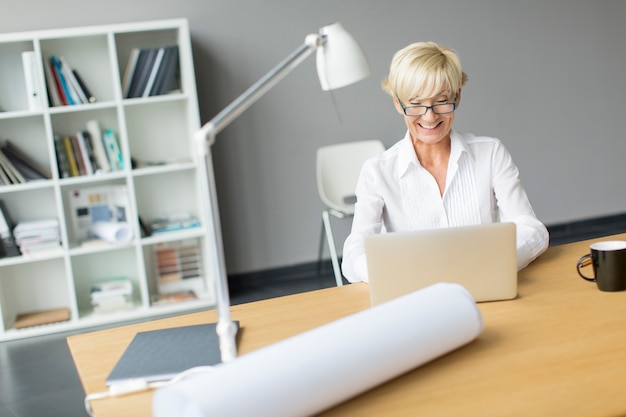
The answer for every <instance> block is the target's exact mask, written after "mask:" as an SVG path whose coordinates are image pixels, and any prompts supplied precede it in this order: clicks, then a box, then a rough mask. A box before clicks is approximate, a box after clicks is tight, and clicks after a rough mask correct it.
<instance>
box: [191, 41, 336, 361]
mask: <svg viewBox="0 0 626 417" xmlns="http://www.w3.org/2000/svg"><path fill="white" fill-rule="evenodd" d="M325 42H326V37H325V36H323V35H319V34H311V35H308V36H307V37H306V39H305V41H304V43H303V44H302V45H301V46H300V47H299V48H298V49H296V50H295V51H294V52H292V53H291V54H290V55H289V56H288V57H287V58H285V59H284V60H283V61H282V62H280V63H279V64H278V65H276V66H275V67H274V68H273V69H272V70H271V71H270V72H268V73H267V74H266V75H265V76H263V77H262V78H261V79H260V80H259V81H257V82H256V83H254V84H253V85H252V86H250V87H249V88H248V89H247V90H246V91H245V92H244V93H243V94H241V95H240V96H239V97H238V98H236V99H235V100H234V101H233V102H232V103H230V104H229V105H228V106H227V107H225V108H224V109H223V110H222V111H220V112H219V113H218V114H217V115H216V116H215V117H213V119H211V120H210V121H209V122H207V123H206V124H205V125H203V126H202V127H201V128H200V130H198V131H197V132H196V134H195V141H196V146H197V151H198V155H199V156H200V158H199V159H200V165H201V171H203V175H201V181H200V189H201V192H202V197H203V201H204V202H205V204H206V202H208V203H209V206H208V207H205V210H203V212H204V217H203V219H202V220H203V224H204V225H205V227H206V228H207V235H208V236H210V237H211V238H210V239H207V244H206V245H205V251H206V253H207V255H209V256H208V259H211V260H212V261H213V263H214V265H213V266H214V277H215V280H216V283H215V284H216V287H215V289H216V294H215V296H216V308H217V317H218V323H217V330H216V331H217V334H218V338H219V345H220V355H221V359H222V362H228V361H231V360H233V359H235V358H236V356H237V344H236V335H237V326H236V325H235V323H234V322H233V321H232V319H231V315H230V298H229V294H228V277H227V274H226V261H225V257H224V246H223V242H222V232H221V227H220V216H219V208H218V201H217V192H216V186H215V174H214V172H213V161H212V157H211V149H210V148H211V146H212V145H213V144H214V143H215V137H216V136H217V134H218V133H219V132H221V131H222V130H223V129H224V128H225V127H226V126H228V125H229V124H230V123H231V122H232V121H233V120H235V119H236V118H237V117H238V116H239V115H240V114H241V113H243V112H244V111H245V110H246V109H247V108H248V107H250V106H251V105H252V104H253V103H254V102H256V101H257V100H258V99H259V98H260V97H262V96H263V95H264V94H265V93H266V92H268V91H269V90H270V89H271V88H272V87H274V86H275V85H276V84H277V83H278V82H279V81H280V80H282V79H283V78H284V77H285V76H286V75H287V74H289V73H290V72H291V71H292V70H293V69H294V68H296V67H297V66H298V65H299V64H300V63H301V62H302V61H304V60H305V59H306V58H307V57H308V56H309V55H310V54H311V53H312V52H313V51H314V50H315V49H317V48H318V47H320V46H322V45H324V43H325ZM209 242H211V243H212V245H209ZM209 246H211V247H209Z"/></svg>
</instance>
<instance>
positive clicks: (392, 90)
mask: <svg viewBox="0 0 626 417" xmlns="http://www.w3.org/2000/svg"><path fill="white" fill-rule="evenodd" d="M466 81H467V75H466V74H465V73H464V72H463V70H462V68H461V60H460V59H459V57H458V55H457V53H456V52H455V51H454V50H453V49H451V48H448V47H447V46H442V45H438V44H436V43H435V42H416V43H413V44H411V45H409V46H407V47H405V48H403V49H401V50H399V51H398V52H396V54H395V55H394V56H393V59H392V60H391V65H390V67H389V75H388V76H387V78H386V79H385V80H384V81H383V83H382V87H383V89H384V90H385V91H386V92H387V93H388V94H389V95H391V96H392V97H396V96H398V97H399V98H400V99H401V100H408V99H412V98H417V97H419V98H429V97H434V96H436V95H438V94H440V93H448V94H451V95H453V94H456V92H457V91H458V90H459V89H460V88H461V87H462V86H463V85H464V84H465V82H466Z"/></svg>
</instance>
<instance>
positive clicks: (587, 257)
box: [576, 253, 596, 282]
mask: <svg viewBox="0 0 626 417" xmlns="http://www.w3.org/2000/svg"><path fill="white" fill-rule="evenodd" d="M592 262H593V261H592V259H591V254H590V253H588V254H586V255H585V256H583V257H582V258H580V259H579V260H578V263H577V264H576V270H577V271H578V275H580V277H581V278H583V279H586V280H587V281H591V282H595V281H596V278H595V277H594V278H589V277H586V276H584V275H583V273H582V272H580V269H581V268H584V267H585V266H587V265H590V264H591V263H592Z"/></svg>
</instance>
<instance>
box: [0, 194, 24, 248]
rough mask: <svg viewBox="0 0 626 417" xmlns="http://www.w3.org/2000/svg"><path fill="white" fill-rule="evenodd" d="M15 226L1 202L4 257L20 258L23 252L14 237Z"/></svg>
mask: <svg viewBox="0 0 626 417" xmlns="http://www.w3.org/2000/svg"><path fill="white" fill-rule="evenodd" d="M14 227H15V224H14V223H13V219H12V218H11V215H10V214H9V210H8V209H7V207H6V204H4V201H3V200H0V245H1V246H2V256H3V257H4V256H20V255H21V252H20V250H19V248H18V246H17V243H16V242H15V237H14V236H13V228H14Z"/></svg>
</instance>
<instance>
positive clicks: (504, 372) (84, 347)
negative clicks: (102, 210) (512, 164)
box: [68, 234, 626, 417]
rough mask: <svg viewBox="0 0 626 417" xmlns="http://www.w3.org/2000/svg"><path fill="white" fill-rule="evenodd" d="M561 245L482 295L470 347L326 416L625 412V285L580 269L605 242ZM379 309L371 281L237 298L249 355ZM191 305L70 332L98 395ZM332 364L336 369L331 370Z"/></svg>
mask: <svg viewBox="0 0 626 417" xmlns="http://www.w3.org/2000/svg"><path fill="white" fill-rule="evenodd" d="M613 238H616V239H622V240H626V234H623V235H617V236H613V237H610V238H609V237H606V238H602V239H593V240H589V241H583V242H577V243H573V244H568V245H563V246H555V247H551V248H550V249H548V251H546V253H544V254H543V255H542V256H541V257H540V258H539V259H537V260H536V261H535V262H534V263H532V264H531V265H530V266H529V267H527V268H526V269H524V270H522V271H521V272H520V274H519V297H518V298H517V299H515V300H511V301H500V302H491V303H480V304H479V308H480V310H481V312H482V314H483V317H484V320H485V329H484V331H483V333H482V334H481V335H480V336H479V337H478V339H477V340H475V341H474V342H472V343H471V344H469V345H467V346H465V347H463V348H461V349H459V350H457V351H455V352H452V353H450V354H448V355H446V356H444V357H442V358H439V359H437V360H435V361H433V362H431V363H429V364H427V365H425V366H422V367H420V368H417V369H415V370H413V371H411V372H409V373H407V374H405V375H403V376H401V377H399V378H397V379H395V380H393V381H390V382H389V383H387V384H384V385H382V386H380V387H378V388H375V389H373V390H371V391H369V392H367V393H365V394H363V395H361V396H359V397H356V398H354V399H352V400H349V401H347V402H345V403H343V404H341V405H339V406H337V407H335V408H333V409H330V410H328V411H326V412H324V413H322V414H321V415H323V416H325V417H330V416H341V417H349V416H358V417H364V416H385V417H396V416H411V417H413V416H418V415H421V416H429V417H432V416H458V415H471V416H475V415H476V416H478V415H480V416H492V415H493V416H513V415H520V416H525V417H526V416H533V417H536V416H618V415H621V416H623V415H626V395H625V394H626V292H618V293H605V292H601V291H599V290H598V289H597V287H596V285H595V284H593V283H589V282H586V281H584V280H583V279H581V278H580V277H578V274H577V273H576V266H575V264H576V261H577V260H578V258H579V257H580V256H582V255H584V254H585V253H587V252H588V250H589V244H590V243H591V242H593V241H598V240H609V239H613ZM368 306H369V298H368V288H367V284H356V285H347V286H343V287H338V288H330V289H326V290H320V291H313V292H308V293H302V294H298V295H293V296H288V297H281V298H276V299H270V300H265V301H259V302H255V303H249V304H245V305H239V306H234V307H232V315H233V319H236V320H240V322H241V324H242V326H243V327H244V332H243V334H242V338H241V341H240V349H239V352H240V354H245V353H247V352H250V351H252V350H255V349H259V348H261V347H263V346H266V345H269V344H271V343H274V342H276V341H279V340H282V339H285V338H287V337H289V336H292V335H295V334H298V333H301V332H304V331H306V330H309V329H312V328H315V327H317V326H320V325H322V324H324V323H327V322H330V321H332V320H335V319H338V318H340V317H344V316H346V315H349V314H352V313H355V312H358V311H360V310H363V309H365V308H367V307H368ZM215 320H216V317H215V312H214V311H209V312H203V313H196V314H189V315H184V316H180V317H175V318H169V319H164V320H156V321H152V322H149V323H143V324H137V325H130V326H124V327H119V328H116V329H111V330H104V331H99V332H94V333H88V334H82V335H77V336H71V337H69V338H68V344H69V347H70V351H71V353H72V356H73V358H74V362H75V364H76V368H77V370H78V374H79V376H80V379H81V381H82V383H83V387H84V389H85V391H86V392H87V393H93V392H99V391H103V390H105V389H106V386H105V383H104V380H105V378H106V376H107V375H108V373H109V372H110V371H111V369H112V368H113V366H114V365H115V363H116V362H117V360H118V358H119V357H120V356H121V354H122V353H123V351H124V350H125V349H126V347H127V346H128V344H129V343H130V340H131V339H132V337H133V336H134V335H135V333H137V332H138V331H145V330H153V329H159V328H166V327H173V326H183V325H190V324H199V323H208V322H214V321H215ZM328 371H329V372H332V369H329V370H328ZM151 398H152V394H151V393H141V394H135V395H131V396H126V397H119V398H115V399H105V400H98V401H94V402H93V403H92V405H93V409H94V411H95V412H96V415H97V416H99V417H100V416H102V417H104V416H116V417H117V416H126V415H132V416H149V415H150V408H151Z"/></svg>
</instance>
